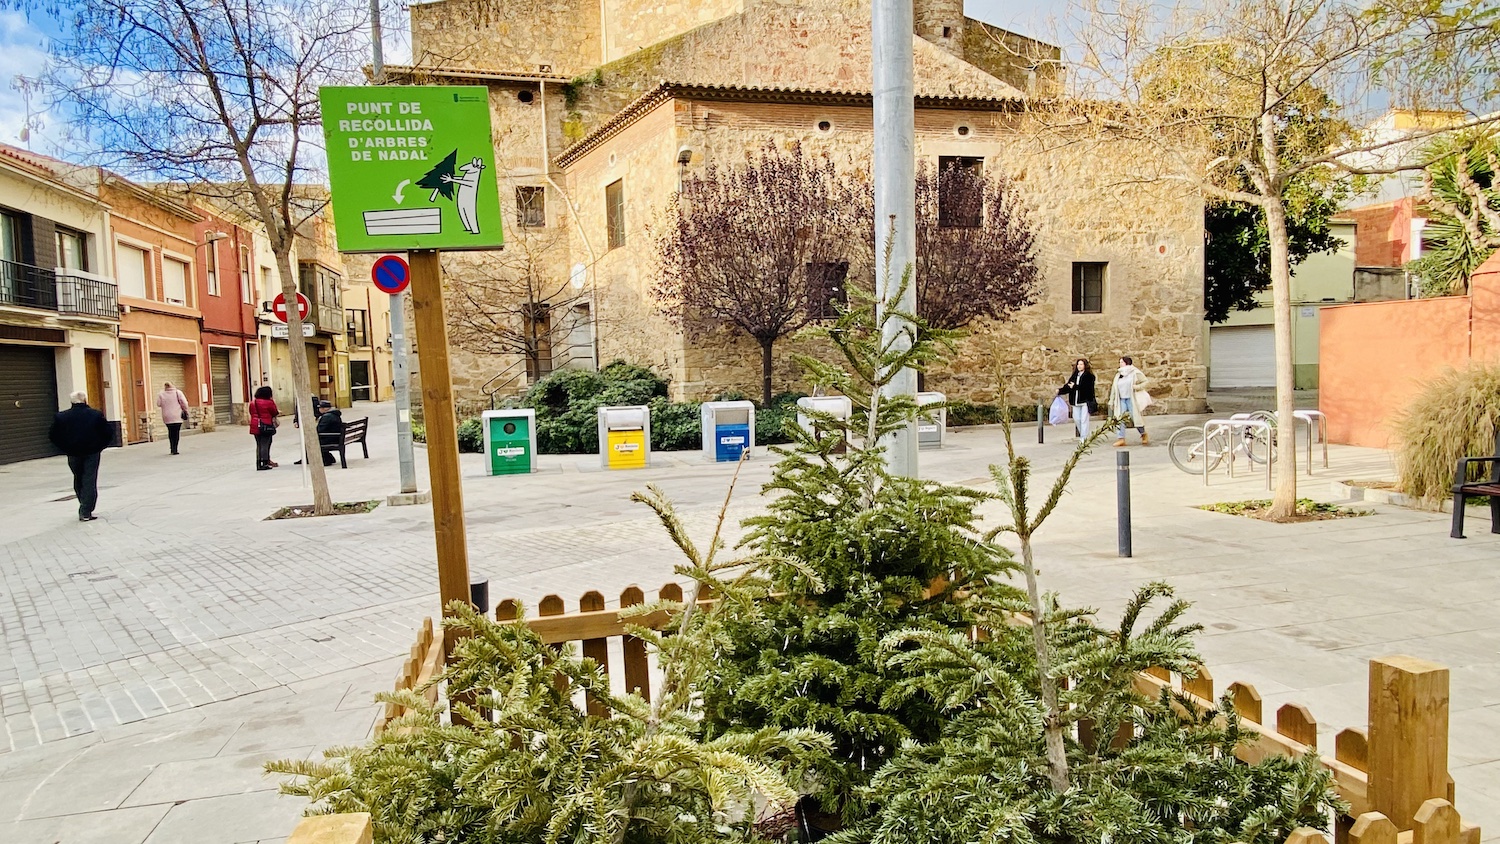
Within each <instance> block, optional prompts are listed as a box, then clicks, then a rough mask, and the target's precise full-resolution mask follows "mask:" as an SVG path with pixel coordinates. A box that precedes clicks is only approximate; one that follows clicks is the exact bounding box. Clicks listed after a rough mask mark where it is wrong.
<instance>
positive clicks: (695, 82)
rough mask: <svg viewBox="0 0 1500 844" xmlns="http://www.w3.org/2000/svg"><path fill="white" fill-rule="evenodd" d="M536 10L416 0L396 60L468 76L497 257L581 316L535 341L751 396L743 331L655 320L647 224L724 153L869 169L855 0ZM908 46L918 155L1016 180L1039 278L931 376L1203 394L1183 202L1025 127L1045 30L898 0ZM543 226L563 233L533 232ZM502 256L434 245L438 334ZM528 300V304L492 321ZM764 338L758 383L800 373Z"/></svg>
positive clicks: (1109, 154) (1191, 400)
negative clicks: (445, 309) (485, 149)
mask: <svg viewBox="0 0 1500 844" xmlns="http://www.w3.org/2000/svg"><path fill="white" fill-rule="evenodd" d="M551 5H552V6H554V7H555V8H551V9H550V12H549V13H548V14H543V15H536V14H534V13H532V12H528V13H527V14H525V15H522V14H520V13H519V12H517V13H515V14H511V13H509V12H506V11H498V12H496V14H495V15H493V16H491V17H490V18H487V19H486V20H484V21H481V22H480V23H479V24H478V25H477V26H476V25H475V23H474V22H473V21H472V20H471V19H470V18H469V17H468V16H467V14H466V12H465V10H466V9H467V8H468V7H467V5H466V4H463V3H459V2H457V1H456V0H443V2H435V3H427V4H422V5H420V6H416V7H413V12H412V39H413V55H414V56H415V57H416V59H415V61H416V64H415V66H413V67H409V68H398V69H396V73H397V76H398V78H400V79H402V80H403V81H411V82H419V83H446V84H471V85H472V84H484V85H487V86H488V87H489V89H490V92H491V109H492V113H493V117H494V123H495V135H496V154H497V166H498V168H499V169H500V170H502V171H503V172H502V173H501V177H502V178H501V179H500V182H501V184H500V192H501V201H502V207H503V208H504V210H505V214H506V220H507V223H509V224H511V225H510V226H509V228H508V230H507V248H506V250H505V251H506V252H508V253H511V255H512V256H514V255H515V254H516V253H517V252H527V253H528V254H530V255H531V256H532V260H533V262H534V263H535V265H536V267H537V268H538V269H536V270H535V271H534V272H535V273H536V274H538V275H541V276H544V277H545V278H547V279H548V280H549V283H550V284H551V286H550V287H549V288H548V289H556V290H558V291H559V293H558V295H559V296H565V297H567V299H568V302H569V307H568V309H567V310H568V312H569V313H570V314H575V313H576V314H579V315H581V316H582V318H583V322H582V323H581V327H580V321H579V320H578V319H577V318H574V319H571V320H569V321H568V322H566V323H561V324H559V325H557V326H556V327H554V328H552V329H551V330H552V336H551V346H552V348H554V349H555V348H558V347H567V348H569V349H570V350H572V349H576V350H579V351H581V352H584V353H585V354H581V355H577V356H576V357H577V358H578V359H581V360H584V361H587V362H589V363H590V364H592V363H594V362H596V361H600V360H603V361H607V360H611V359H614V358H624V359H626V360H629V361H631V362H634V363H641V364H646V365H649V366H652V367H653V368H655V369H656V370H658V371H659V372H660V373H661V374H662V375H664V376H666V377H668V378H669V379H671V381H672V390H673V394H674V395H675V396H677V397H683V398H701V397H710V396H712V395H714V394H716V393H719V392H723V391H728V390H737V391H741V392H747V393H751V394H753V393H755V392H757V390H756V389H755V386H756V385H757V384H758V383H759V366H760V359H759V351H758V349H757V348H756V346H755V344H754V343H753V342H752V341H750V339H749V338H748V337H745V336H743V335H740V334H736V333H734V332H732V331H723V332H718V333H716V334H712V335H710V336H692V337H687V336H684V335H683V333H682V332H681V331H680V330H678V329H677V328H676V327H675V326H674V325H673V324H672V323H671V321H670V320H668V319H667V318H666V317H665V316H663V315H662V313H661V303H659V302H658V301H657V300H656V299H655V298H654V295H653V292H652V291H653V288H654V286H655V281H656V279H657V278H658V275H659V273H658V265H657V259H656V255H655V250H654V249H653V247H652V242H651V232H652V230H653V226H656V225H658V224H659V221H660V219H661V212H662V210H663V209H664V208H665V207H666V206H667V204H668V203H669V202H671V201H672V198H673V195H674V193H675V191H676V189H677V185H678V183H679V179H680V178H681V177H682V176H683V174H684V173H687V172H692V171H694V170H695V169H697V168H702V167H706V166H708V165H709V164H717V165H719V166H732V165H734V164H735V163H737V162H740V161H743V159H744V155H745V154H746V152H747V151H750V150H754V149H757V148H760V147H762V146H764V145H766V144H783V145H784V144H788V143H790V142H796V143H798V144H799V145H801V147H802V148H803V149H804V150H806V151H808V152H809V153H811V154H812V155H815V156H826V157H828V158H830V159H831V160H833V161H835V162H836V163H838V164H839V165H840V166H847V167H850V168H854V169H867V168H868V166H869V163H870V158H871V150H872V110H871V96H870V93H869V92H870V30H869V26H870V20H869V8H868V5H867V4H860V3H855V2H852V0H850V1H849V2H846V1H845V0H720V1H719V2H711V3H702V4H692V5H691V7H690V8H689V7H688V6H687V5H685V4H665V5H664V4H657V3H648V2H644V0H610V2H606V3H603V4H595V3H582V2H572V0H557V2H554V3H552V4H551ZM913 50H914V59H915V72H916V93H917V113H916V129H917V149H916V154H917V156H918V158H919V160H921V161H925V162H929V163H930V164H933V165H936V164H937V163H938V162H939V161H940V160H941V159H944V158H948V157H958V158H963V159H965V160H968V161H971V162H982V164H980V165H979V166H982V167H983V169H984V170H985V171H986V172H994V173H999V174H1003V175H1004V176H1005V177H1007V178H1008V179H1010V180H1011V181H1012V182H1014V183H1015V184H1016V185H1017V186H1018V187H1019V188H1020V189H1021V191H1022V193H1023V195H1024V196H1025V197H1026V198H1027V200H1028V203H1029V205H1030V207H1031V209H1032V211H1033V219H1034V221H1035V223H1036V226H1037V230H1038V240H1039V244H1040V249H1039V261H1040V263H1041V266H1042V270H1043V279H1044V280H1043V290H1042V293H1041V294H1040V297H1039V300H1038V301H1037V302H1036V304H1034V305H1032V306H1030V307H1027V308H1024V309H1022V310H1021V311H1019V312H1018V313H1016V314H1015V315H1014V316H1013V317H1012V318H1011V319H1009V320H1007V321H1005V322H1003V323H999V324H989V323H980V324H977V325H973V326H971V327H970V332H969V334H968V337H967V338H966V339H965V340H964V341H963V343H962V345H961V347H960V350H959V354H958V356H957V358H956V359H955V360H954V361H952V362H951V363H950V364H949V365H948V366H947V367H945V368H944V369H942V370H939V371H934V372H932V373H930V374H929V378H928V386H929V388H930V389H937V390H941V391H944V392H946V393H948V394H949V395H950V397H953V398H961V399H968V400H971V401H981V402H990V401H997V400H999V397H1000V394H1001V391H1002V385H1001V382H1004V390H1005V392H1006V394H1007V395H1008V397H1009V400H1010V401H1011V402H1012V403H1024V402H1029V401H1034V400H1036V399H1037V398H1039V397H1041V396H1042V395H1043V394H1047V393H1049V391H1055V389H1056V384H1058V383H1061V381H1062V379H1063V378H1064V377H1065V376H1066V373H1067V371H1068V370H1069V368H1070V363H1071V361H1072V359H1073V358H1075V357H1079V356H1084V357H1090V358H1094V359H1096V360H1098V361H1101V366H1102V367H1104V368H1109V366H1110V364H1111V363H1112V359H1113V358H1115V357H1117V356H1119V355H1132V356H1134V357H1135V358H1136V360H1137V363H1138V364H1140V365H1142V367H1143V368H1144V369H1145V370H1146V371H1147V372H1148V373H1149V374H1150V375H1151V376H1152V377H1153V381H1154V385H1155V386H1154V387H1153V395H1154V396H1157V397H1158V398H1159V399H1160V404H1161V406H1162V407H1163V409H1165V410H1167V411H1169V412H1170V411H1178V412H1183V411H1195V410H1199V409H1201V408H1202V406H1203V397H1204V394H1205V391H1206V388H1207V375H1206V368H1205V365H1204V363H1205V362H1204V356H1203V349H1202V347H1203V336H1202V334H1203V330H1202V324H1203V308H1202V296H1203V219H1202V202H1201V199H1200V198H1199V197H1197V196H1196V195H1190V194H1186V193H1181V192H1176V191H1175V190H1174V189H1169V188H1166V187H1163V186H1161V185H1160V184H1159V183H1158V184H1138V183H1136V180H1133V179H1132V178H1131V177H1132V175H1133V172H1134V171H1135V169H1136V168H1135V167H1134V165H1136V164H1138V163H1141V159H1140V156H1141V154H1142V153H1140V152H1139V151H1138V150H1137V149H1135V148H1133V147H1132V146H1131V144H1129V143H1128V142H1127V141H1124V140H1115V139H1102V140H1101V139H1099V138H1097V137H1096V138H1089V139H1084V138H1078V139H1076V140H1078V141H1080V142H1079V143H1062V144H1059V143H1056V140H1057V138H1056V137H1055V133H1053V132H1048V131H1044V129H1047V128H1050V127H1046V126H1044V125H1043V124H1045V123H1046V121H1047V115H1046V114H1045V111H1046V109H1045V107H1043V106H1041V104H1040V101H1041V99H1042V98H1045V97H1049V96H1051V95H1054V94H1057V93H1058V92H1059V90H1060V81H1061V80H1060V76H1059V72H1058V69H1057V67H1058V62H1057V59H1058V55H1059V54H1058V51H1057V49H1056V48H1054V47H1050V46H1048V45H1045V44H1041V43H1039V42H1035V41H1032V40H1030V39H1025V38H1023V37H1021V36H1018V35H1014V34H1012V33H1005V32H1003V31H1000V30H997V29H995V28H993V27H989V26H988V25H986V24H983V23H980V22H978V21H975V20H973V19H971V18H967V17H965V16H964V15H963V14H962V4H961V3H957V2H950V1H949V0H917V2H916V31H915V32H914V33H913ZM1084 141H1086V142H1084ZM1140 169H1146V168H1144V167H1143V168H1140ZM538 205H540V206H541V207H540V208H538V207H537V206H538ZM528 220H529V221H530V223H531V224H530V225H526V224H525V221H528ZM512 221H514V223H512ZM555 232H557V233H560V234H562V235H564V236H565V242H564V243H562V244H561V245H557V246H555V247H551V246H549V248H540V247H537V246H535V244H538V243H539V242H540V241H541V240H542V239H543V238H547V237H551V236H553V235H554V233H555ZM512 244H516V245H517V247H518V248H516V249H513V248H512ZM499 260H501V259H497V258H495V257H494V256H484V255H478V256H464V257H462V258H459V259H455V260H452V261H449V260H448V259H447V258H445V264H444V271H445V277H446V279H447V281H448V286H449V312H450V317H449V323H450V335H452V334H455V333H459V332H461V330H462V328H463V326H462V325H461V324H459V323H458V322H456V321H455V318H454V316H453V314H454V312H455V311H461V310H462V308H463V303H462V302H461V301H459V299H458V296H459V294H458V291H457V290H455V288H464V289H468V288H469V287H470V286H471V283H472V282H473V280H475V279H477V278H478V277H480V276H481V275H483V274H485V272H486V270H485V269H484V267H485V265H486V264H489V265H490V266H494V265H495V264H496V262H497V261H499ZM509 260H512V261H513V260H514V258H511V259H509ZM918 283H920V281H919V282H918ZM456 306H457V307H456ZM497 310H498V309H497ZM558 310H559V309H558V308H556V307H551V308H548V309H547V311H546V313H548V315H549V316H551V315H553V314H555V313H557V311H558ZM528 313H535V309H532V310H531V311H522V312H521V313H518V314H514V315H513V316H512V317H511V320H512V322H516V323H519V322H521V321H522V320H524V319H525V318H526V315H527V314H528ZM512 328H514V326H512ZM419 339H420V338H419ZM777 348H778V352H777V356H776V360H775V367H776V373H775V376H774V380H775V383H776V384H777V389H790V388H799V387H800V388H803V389H806V387H807V386H808V385H805V384H802V383H800V382H799V381H798V375H797V373H796V372H794V371H793V366H792V363H791V360H790V355H789V354H788V352H790V351H792V350H796V349H798V348H799V345H798V343H796V342H783V343H781V344H779V345H778V347H777ZM810 350H811V351H814V352H816V351H817V350H816V349H810ZM521 357H522V356H519V355H516V354H514V353H511V354H503V353H493V352H492V353H489V354H484V353H472V354H470V355H469V356H467V357H465V358H460V359H458V360H457V361H456V363H455V370H456V371H455V375H454V383H455V390H456V392H458V393H459V395H460V397H461V398H468V399H471V400H479V401H482V400H483V394H484V393H488V392H490V391H491V390H493V389H495V388H496V385H497V384H502V385H503V384H504V378H506V377H507V376H506V373H507V372H509V373H515V372H517V371H520V370H522V369H523V368H524V369H525V370H527V371H528V372H529V371H531V370H534V369H538V368H539V367H537V366H535V363H534V361H533V362H527V361H524V360H520V359H519V358H521ZM572 357H575V356H573V355H570V358H572ZM528 380H529V379H517V380H516V383H515V384H514V385H513V386H512V389H519V388H520V387H522V386H524V385H525V383H527V381H528ZM476 388H478V390H479V392H480V393H481V395H475V394H474V391H475V389H476Z"/></svg>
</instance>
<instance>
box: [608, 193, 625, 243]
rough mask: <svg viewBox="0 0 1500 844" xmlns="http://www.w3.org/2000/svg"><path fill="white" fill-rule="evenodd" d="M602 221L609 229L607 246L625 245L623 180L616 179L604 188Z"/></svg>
mask: <svg viewBox="0 0 1500 844" xmlns="http://www.w3.org/2000/svg"><path fill="white" fill-rule="evenodd" d="M604 223H605V226H606V227H607V228H608V229H609V248H610V249H618V248H620V247H621V246H624V245H625V180H624V179H616V180H615V181H613V182H611V183H610V184H609V186H608V187H606V188H605V189H604Z"/></svg>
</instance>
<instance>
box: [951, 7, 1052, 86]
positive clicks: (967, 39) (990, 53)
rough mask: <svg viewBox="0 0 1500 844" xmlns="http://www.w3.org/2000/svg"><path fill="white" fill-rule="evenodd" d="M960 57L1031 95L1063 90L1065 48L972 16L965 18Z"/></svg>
mask: <svg viewBox="0 0 1500 844" xmlns="http://www.w3.org/2000/svg"><path fill="white" fill-rule="evenodd" d="M962 37H963V47H962V50H961V51H960V52H959V53H958V56H959V57H960V58H962V59H963V60H964V61H966V62H968V63H969V64H972V65H974V66H975V67H978V68H979V69H981V70H983V71H985V72H986V73H990V74H992V75H994V77H995V78H997V79H1000V80H1002V81H1004V82H1007V83H1009V84H1010V85H1012V86H1014V87H1015V88H1018V89H1020V90H1021V91H1024V92H1025V93H1026V95H1027V96H1031V97H1056V96H1061V95H1062V93H1063V79H1064V74H1063V68H1062V50H1060V49H1058V48H1057V47H1055V46H1053V45H1051V44H1047V43H1045V42H1042V41H1037V40H1035V39H1033V38H1027V37H1026V36H1024V35H1018V34H1016V33H1014V32H1007V31H1005V30H1003V29H1001V28H1000V27H998V26H991V25H989V24H987V23H984V22H983V21H977V20H974V19H973V18H965V19H964V29H963V36H962Z"/></svg>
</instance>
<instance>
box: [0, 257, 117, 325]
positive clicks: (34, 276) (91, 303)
mask: <svg viewBox="0 0 1500 844" xmlns="http://www.w3.org/2000/svg"><path fill="white" fill-rule="evenodd" d="M0 305H9V306H12V307H20V308H33V309H35V310H40V311H52V312H53V313H57V314H60V315H63V316H84V317H94V318H96V319H107V320H119V318H120V306H119V288H118V287H116V286H115V284H114V282H111V281H109V280H107V279H103V278H100V277H99V276H96V275H91V274H89V273H86V272H83V271H81V270H63V271H61V272H58V271H56V270H49V269H46V268H45V267H37V266H32V265H31V264H22V263H19V262H17V261H0Z"/></svg>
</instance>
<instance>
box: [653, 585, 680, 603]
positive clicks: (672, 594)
mask: <svg viewBox="0 0 1500 844" xmlns="http://www.w3.org/2000/svg"><path fill="white" fill-rule="evenodd" d="M656 596H657V597H658V598H661V599H662V600H663V601H681V600H682V587H681V586H678V585H677V584H675V583H668V584H665V585H664V586H662V588H661V590H660V591H658V592H657V593H656Z"/></svg>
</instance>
